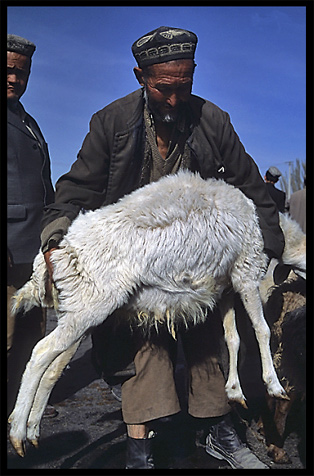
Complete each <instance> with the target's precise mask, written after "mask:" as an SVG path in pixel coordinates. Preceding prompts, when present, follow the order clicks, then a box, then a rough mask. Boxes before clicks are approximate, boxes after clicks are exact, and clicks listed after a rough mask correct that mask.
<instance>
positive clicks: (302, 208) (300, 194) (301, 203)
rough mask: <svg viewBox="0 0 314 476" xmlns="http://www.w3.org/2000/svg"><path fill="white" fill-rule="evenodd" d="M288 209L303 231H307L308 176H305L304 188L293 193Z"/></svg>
mask: <svg viewBox="0 0 314 476" xmlns="http://www.w3.org/2000/svg"><path fill="white" fill-rule="evenodd" d="M287 209H288V212H289V215H290V216H291V218H293V219H294V220H295V221H297V222H298V223H299V225H300V227H301V228H302V230H303V232H304V233H306V177H305V178H304V188H302V189H301V190H297V191H296V192H294V193H293V194H292V195H291V197H290V200H288V204H287Z"/></svg>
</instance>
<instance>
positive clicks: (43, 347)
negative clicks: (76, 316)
mask: <svg viewBox="0 0 314 476" xmlns="http://www.w3.org/2000/svg"><path fill="white" fill-rule="evenodd" d="M66 327H67V328H66ZM86 327H88V326H86ZM86 330H87V329H85V328H84V329H83V330H81V332H80V334H79V335H74V331H73V327H72V328H71V326H70V325H68V326H62V327H59V326H58V327H56V328H55V329H54V330H53V331H52V332H51V333H50V334H49V335H48V336H46V337H44V338H43V339H41V340H40V341H39V342H38V343H37V344H36V346H35V347H34V349H33V352H32V355H31V358H30V360H29V362H28V364H27V365H26V369H25V371H24V374H23V377H22V382H21V386H20V390H19V393H18V396H17V400H16V404H15V407H14V410H13V412H12V413H11V415H10V417H9V423H11V430H10V441H11V443H12V446H13V447H14V449H15V451H16V452H17V453H18V454H19V455H20V456H24V455H25V441H26V434H27V421H28V417H29V414H30V412H31V409H32V407H33V403H34V399H35V396H36V392H37V390H38V386H39V385H40V381H41V378H42V376H43V374H44V373H45V372H46V370H47V368H48V367H49V366H50V365H51V363H52V362H53V361H54V360H55V359H56V358H57V357H58V355H60V354H61V353H63V352H64V351H67V350H68V349H69V347H70V346H73V344H75V342H77V341H78V340H79V339H80V338H81V337H82V336H83V335H84V333H85V332H86Z"/></svg>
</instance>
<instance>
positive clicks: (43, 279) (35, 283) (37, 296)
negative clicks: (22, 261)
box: [11, 252, 57, 315]
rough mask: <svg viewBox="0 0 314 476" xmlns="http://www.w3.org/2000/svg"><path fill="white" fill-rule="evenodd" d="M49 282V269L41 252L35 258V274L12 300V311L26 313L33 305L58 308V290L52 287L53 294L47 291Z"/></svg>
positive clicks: (14, 313)
mask: <svg viewBox="0 0 314 476" xmlns="http://www.w3.org/2000/svg"><path fill="white" fill-rule="evenodd" d="M47 283H48V270H47V267H46V263H45V260H44V255H43V254H42V252H39V253H38V255H37V256H36V257H35V259H34V264H33V274H32V276H31V278H30V280H29V281H27V283H26V284H24V286H23V287H22V288H21V289H19V290H18V291H17V292H16V293H15V294H14V295H13V296H12V302H11V312H12V314H13V315H16V314H17V313H18V312H20V311H22V312H23V313H26V312H28V311H30V310H31V309H32V308H33V307H36V306H37V307H54V308H55V309H56V308H57V290H56V289H55V287H54V286H53V287H52V296H48V294H47V293H46V285H47Z"/></svg>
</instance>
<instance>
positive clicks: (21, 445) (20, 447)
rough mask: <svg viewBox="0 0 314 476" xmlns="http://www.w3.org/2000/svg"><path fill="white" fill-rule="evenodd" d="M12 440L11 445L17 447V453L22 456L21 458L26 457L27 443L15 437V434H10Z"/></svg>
mask: <svg viewBox="0 0 314 476" xmlns="http://www.w3.org/2000/svg"><path fill="white" fill-rule="evenodd" d="M10 441H11V445H12V446H13V448H14V449H15V451H16V453H17V454H18V455H19V456H21V458H24V456H25V443H24V441H22V440H19V439H18V438H15V437H14V436H10Z"/></svg>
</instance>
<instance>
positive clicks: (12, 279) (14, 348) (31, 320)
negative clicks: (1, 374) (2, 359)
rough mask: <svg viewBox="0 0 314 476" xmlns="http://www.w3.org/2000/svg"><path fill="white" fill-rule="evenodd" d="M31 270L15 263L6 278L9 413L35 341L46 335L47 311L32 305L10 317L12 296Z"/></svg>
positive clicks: (24, 265)
mask: <svg viewBox="0 0 314 476" xmlns="http://www.w3.org/2000/svg"><path fill="white" fill-rule="evenodd" d="M31 272H32V265H31V264H17V265H14V266H13V268H9V269H8V280H7V413H8V415H9V414H10V413H11V411H12V410H13V407H14V403H15V400H16V397H17V393H18V389H19V386H20V382H21V378H22V375H23V372H24V370H25V366H26V363H27V362H28V360H29V358H30V356H31V352H32V349H33V347H34V346H35V344H36V343H37V342H38V341H39V340H40V339H41V338H42V337H44V335H45V330H46V310H44V309H41V308H38V307H36V308H33V309H32V310H31V311H29V312H28V313H27V314H25V315H23V314H22V313H19V314H17V315H16V316H13V315H12V313H11V309H10V307H11V298H12V296H13V294H14V293H15V292H16V291H17V289H19V288H20V287H21V286H23V284H25V283H26V281H28V279H29V277H30V275H31Z"/></svg>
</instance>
